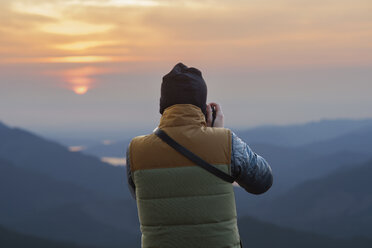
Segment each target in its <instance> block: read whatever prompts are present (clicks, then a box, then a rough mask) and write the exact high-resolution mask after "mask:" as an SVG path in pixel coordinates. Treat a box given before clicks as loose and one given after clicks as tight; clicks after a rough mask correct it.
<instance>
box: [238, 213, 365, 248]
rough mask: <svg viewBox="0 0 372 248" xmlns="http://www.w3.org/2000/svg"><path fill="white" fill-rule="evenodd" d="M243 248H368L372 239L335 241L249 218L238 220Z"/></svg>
mask: <svg viewBox="0 0 372 248" xmlns="http://www.w3.org/2000/svg"><path fill="white" fill-rule="evenodd" d="M238 225H239V232H240V236H241V238H242V241H243V247H254V248H273V247H275V248H291V247H293V248H295V247H296V248H297V247H301V248H350V247H353V248H369V247H370V245H371V242H372V239H367V238H353V239H345V240H343V239H335V238H331V237H327V236H325V235H319V234H314V233H311V232H306V231H296V230H294V229H290V228H285V227H279V226H277V225H274V224H270V223H267V222H262V221H258V220H256V219H253V218H250V217H242V218H240V219H238Z"/></svg>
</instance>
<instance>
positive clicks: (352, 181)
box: [237, 156, 372, 237]
mask: <svg viewBox="0 0 372 248" xmlns="http://www.w3.org/2000/svg"><path fill="white" fill-rule="evenodd" d="M371 178H372V156H371V160H370V161H369V162H367V163H364V164H362V165H354V166H352V167H351V166H350V167H347V168H343V169H340V170H338V171H337V172H333V173H332V174H329V175H327V176H325V177H322V178H319V179H314V180H311V181H307V182H305V183H302V184H300V185H298V186H296V187H295V188H293V189H291V190H290V191H289V192H288V193H286V194H284V195H282V196H280V197H277V198H276V199H273V200H267V201H262V202H260V204H257V205H256V206H253V205H252V203H253V202H254V199H253V198H251V199H245V203H244V204H245V205H248V206H249V205H251V206H253V207H251V208H249V209H241V211H240V212H239V213H240V214H242V215H245V214H246V215H254V216H256V217H259V218H260V219H262V220H265V221H269V222H271V223H276V224H278V225H281V226H288V227H291V228H294V229H300V230H307V231H311V232H316V233H323V234H328V235H332V236H335V237H352V236H356V235H360V236H365V237H372V186H371ZM243 195H244V192H242V191H239V192H237V198H238V200H239V199H242V197H243ZM241 205H242V203H241Z"/></svg>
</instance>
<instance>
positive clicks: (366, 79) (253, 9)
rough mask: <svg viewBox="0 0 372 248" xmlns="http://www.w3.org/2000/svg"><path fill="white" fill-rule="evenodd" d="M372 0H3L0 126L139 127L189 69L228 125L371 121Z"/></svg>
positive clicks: (74, 131) (62, 130) (88, 130)
mask: <svg viewBox="0 0 372 248" xmlns="http://www.w3.org/2000/svg"><path fill="white" fill-rule="evenodd" d="M371 13H372V1H370V0H322V1H318V0H312V1H306V0H246V1H243V0H234V1H228V0H220V1H214V0H205V1H203V0H198V1H194V0H188V1H181V0H172V1H168V0H136V1H135V0H86V1H82V0H27V1H26V0H12V1H5V0H0V121H2V122H4V123H5V124H8V125H11V126H20V127H23V128H28V129H30V130H34V131H36V132H38V133H45V134H59V135H62V136H69V135H70V136H74V135H84V134H85V135H86V136H89V135H91V134H97V133H98V134H102V137H104V136H105V135H106V136H110V135H111V136H113V135H117V134H118V132H123V133H124V132H130V131H133V130H141V132H151V131H152V130H153V129H154V128H155V127H156V126H157V124H158V122H159V119H160V117H161V115H160V113H159V98H160V86H161V81H162V77H163V76H164V75H165V74H166V73H168V72H169V71H170V70H171V69H172V67H173V66H174V65H175V64H177V63H178V62H183V63H184V64H186V65H187V66H191V67H196V68H198V69H200V70H201V71H202V73H203V77H204V79H205V81H206V83H207V87H208V100H207V102H217V103H219V104H220V105H221V107H222V110H223V113H224V116H225V126H226V127H229V128H232V129H234V128H250V127H254V126H258V125H271V124H274V125H285V124H291V123H304V122H308V121H317V120H321V119H335V118H353V119H359V118H372V111H371V109H372V108H371V107H372V97H371V92H372V80H371V79H372V70H371V69H372V15H371Z"/></svg>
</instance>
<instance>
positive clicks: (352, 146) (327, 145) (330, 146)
mask: <svg viewBox="0 0 372 248" xmlns="http://www.w3.org/2000/svg"><path fill="white" fill-rule="evenodd" d="M301 148H302V149H304V150H307V151H311V152H313V153H316V154H329V153H334V152H338V151H342V152H347V153H350V152H352V153H353V152H354V153H356V152H357V153H360V154H365V155H368V156H371V157H372V126H366V127H362V128H359V129H357V130H354V131H352V132H349V133H346V134H344V135H341V136H338V137H335V138H332V139H329V140H326V141H319V142H316V143H312V144H308V145H305V146H302V147H301Z"/></svg>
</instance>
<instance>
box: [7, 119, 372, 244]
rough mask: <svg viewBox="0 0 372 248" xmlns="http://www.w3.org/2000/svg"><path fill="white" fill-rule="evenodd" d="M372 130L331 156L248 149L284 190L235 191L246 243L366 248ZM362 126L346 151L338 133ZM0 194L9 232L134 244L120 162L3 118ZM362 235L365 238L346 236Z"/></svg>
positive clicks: (131, 206) (134, 220) (134, 222)
mask: <svg viewBox="0 0 372 248" xmlns="http://www.w3.org/2000/svg"><path fill="white" fill-rule="evenodd" d="M369 130H370V129H368V127H367V126H365V127H362V128H360V129H354V130H352V131H350V132H349V133H344V134H342V135H339V136H337V137H333V138H331V139H329V140H328V141H322V142H330V144H331V143H337V145H340V147H341V148H340V150H339V149H335V150H332V149H330V150H331V151H330V152H329V153H328V152H323V150H320V151H319V150H316V149H315V148H316V147H317V146H316V145H314V146H312V145H311V144H307V145H305V146H306V148H305V146H301V147H298V148H297V147H284V146H278V145H273V144H256V145H252V148H254V149H255V150H256V151H257V152H258V153H261V154H263V155H264V156H265V158H267V159H268V161H269V162H270V164H271V165H272V168H273V172H274V186H275V185H280V184H282V185H283V187H284V188H286V190H282V191H277V192H276V193H275V187H273V189H274V190H273V191H271V190H270V191H269V192H268V194H267V196H269V197H267V196H266V195H263V196H254V195H251V194H248V193H247V192H245V191H243V190H242V189H241V188H236V189H235V192H236V194H235V195H236V198H237V207H238V216H239V217H240V218H239V228H240V232H241V236H242V239H243V241H244V243H245V244H246V246H254V247H369V246H368V245H366V244H371V240H370V238H371V237H372V234H371V233H370V231H369V230H370V229H371V230H372V228H371V223H372V220H371V218H370V216H372V214H371V213H372V208H371V205H370V203H371V202H372V200H371V199H370V197H371V195H372V194H371V193H372V192H371V191H370V189H371V188H372V187H368V182H367V178H370V176H371V173H370V170H369V167H368V166H369V165H371V163H366V164H364V165H358V163H362V162H363V161H366V160H367V157H368V155H370V154H369V153H368V149H367V150H365V151H367V152H361V153H359V150H358V148H357V147H358V140H360V142H361V143H363V142H364V143H363V146H367V147H368V145H369V143H368V139H369V138H368V137H369V136H368V135H369V132H370V131H369ZM359 131H360V132H361V133H362V134H361V135H360V136H359V139H355V142H356V143H355V145H353V146H352V149H350V150H347V152H345V147H346V148H348V146H344V145H342V144H344V143H343V142H347V140H349V139H350V138H347V139H343V138H342V137H347V136H348V135H350V134H352V133H353V132H359ZM363 132H365V134H363ZM351 136H353V135H351ZM335 139H336V140H337V139H339V140H344V141H342V142H341V141H338V142H335ZM314 144H315V143H314ZM307 146H309V147H307ZM314 147H315V148H314ZM349 147H350V146H349ZM313 148H314V149H315V150H312V149H313ZM326 148H327V146H326V145H325V146H324V149H326ZM348 149H349V148H348ZM370 158H372V154H371V156H370ZM323 167H324V168H323ZM297 177H298V178H300V179H297ZM310 179H311V181H309V182H308V183H304V181H306V180H310ZM296 180H297V181H296ZM280 181H281V183H280ZM286 181H287V182H288V181H290V182H291V183H289V184H287V183H286ZM293 182H296V183H293ZM288 185H291V186H288ZM295 185H297V186H295ZM358 189H363V190H358ZM0 195H1V199H2V202H3V203H2V204H0V225H2V226H4V227H5V228H6V229H11V230H15V231H17V232H20V233H25V234H27V235H32V236H35V237H36V236H37V237H43V238H47V239H52V240H60V241H61V242H72V243H76V244H79V245H88V246H89V247H90V246H91V245H96V246H98V247H139V243H140V233H139V223H138V217H137V212H136V204H135V201H134V200H133V199H132V198H131V196H130V194H129V191H128V189H127V184H126V175H125V168H124V167H119V168H118V167H113V166H110V165H108V164H106V163H103V162H101V161H100V159H99V158H97V157H94V156H91V155H86V154H83V153H81V152H70V151H68V149H67V148H66V147H64V146H62V145H60V144H58V143H56V142H54V141H50V140H47V139H44V138H41V137H39V136H37V135H34V134H32V133H30V132H27V131H25V130H22V129H19V128H10V127H7V126H6V125H4V124H1V123H0ZM4 203H5V204H4ZM305 206H306V207H305ZM249 216H254V217H255V218H259V219H260V220H257V219H252V218H251V217H249ZM262 220H264V221H266V222H262ZM320 220H324V226H322V222H321V221H320ZM270 222H273V223H276V225H275V224H271V223H270ZM281 226H286V228H284V227H281ZM288 227H291V228H288ZM351 227H352V228H353V231H350V230H349V229H348V228H351ZM294 229H298V230H302V231H298V230H294ZM314 232H317V233H319V234H314ZM345 232H348V233H349V234H348V236H349V239H348V240H341V239H339V238H330V237H327V236H324V235H334V236H344V233H345ZM361 235H364V236H365V237H367V238H363V237H359V238H352V236H361ZM0 237H1V229H0ZM1 242H5V241H1V239H0V246H2V243H1ZM58 242H59V241H58ZM301 242H302V243H301ZM8 247H12V246H8ZM14 247H17V246H14ZM41 247H42V246H41ZM51 247H58V246H51ZM62 247H63V246H62ZM69 247H74V246H72V245H71V246H69Z"/></svg>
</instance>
